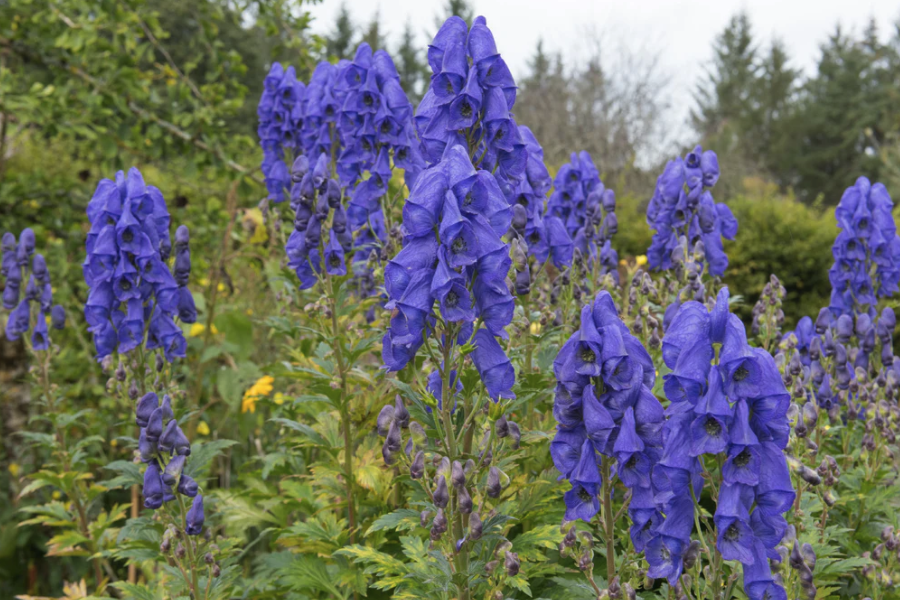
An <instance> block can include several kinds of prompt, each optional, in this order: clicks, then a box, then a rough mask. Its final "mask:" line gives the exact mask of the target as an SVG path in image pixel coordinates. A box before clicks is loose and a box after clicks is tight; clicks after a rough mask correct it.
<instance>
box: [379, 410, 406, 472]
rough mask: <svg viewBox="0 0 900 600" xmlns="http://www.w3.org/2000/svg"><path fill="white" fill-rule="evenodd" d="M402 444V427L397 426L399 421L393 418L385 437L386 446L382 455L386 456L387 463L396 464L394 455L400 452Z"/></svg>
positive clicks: (383, 447) (382, 450)
mask: <svg viewBox="0 0 900 600" xmlns="http://www.w3.org/2000/svg"><path fill="white" fill-rule="evenodd" d="M402 445H403V438H401V437H400V427H398V426H397V421H396V420H393V421H391V426H390V428H389V429H388V432H387V436H386V437H385V438H384V446H382V448H381V455H382V456H383V457H384V462H385V464H388V465H392V464H394V457H393V455H394V454H396V453H397V452H400V448H401V446H402Z"/></svg>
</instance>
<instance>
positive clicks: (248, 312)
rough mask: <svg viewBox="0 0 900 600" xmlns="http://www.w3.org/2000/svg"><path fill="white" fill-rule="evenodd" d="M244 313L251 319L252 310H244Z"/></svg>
mask: <svg viewBox="0 0 900 600" xmlns="http://www.w3.org/2000/svg"><path fill="white" fill-rule="evenodd" d="M246 313H247V316H248V317H252V316H253V309H252V308H248V309H247V310H246Z"/></svg>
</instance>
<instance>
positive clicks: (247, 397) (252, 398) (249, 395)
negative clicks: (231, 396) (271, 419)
mask: <svg viewBox="0 0 900 600" xmlns="http://www.w3.org/2000/svg"><path fill="white" fill-rule="evenodd" d="M274 381H275V378H274V377H272V376H271V375H263V376H262V377H260V378H259V379H257V380H256V383H254V384H253V385H252V386H250V389H248V390H247V391H246V392H244V398H243V399H242V400H241V412H242V413H245V412H256V402H257V401H258V400H259V399H260V398H262V397H263V396H268V395H269V394H270V393H272V383H274Z"/></svg>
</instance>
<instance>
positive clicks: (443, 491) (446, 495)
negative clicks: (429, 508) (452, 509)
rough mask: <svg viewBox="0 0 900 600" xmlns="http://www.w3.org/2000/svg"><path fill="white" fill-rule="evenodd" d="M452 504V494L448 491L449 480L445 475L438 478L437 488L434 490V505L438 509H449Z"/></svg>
mask: <svg viewBox="0 0 900 600" xmlns="http://www.w3.org/2000/svg"><path fill="white" fill-rule="evenodd" d="M448 502H450V492H449V491H448V490H447V480H446V479H445V478H444V476H443V475H438V476H437V487H436V488H435V490H434V505H435V506H437V507H438V508H447V503H448Z"/></svg>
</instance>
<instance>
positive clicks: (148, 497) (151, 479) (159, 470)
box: [135, 392, 203, 535]
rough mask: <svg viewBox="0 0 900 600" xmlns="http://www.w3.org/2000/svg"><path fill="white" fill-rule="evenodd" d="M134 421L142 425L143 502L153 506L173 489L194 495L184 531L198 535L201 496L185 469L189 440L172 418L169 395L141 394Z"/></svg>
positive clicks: (171, 495) (171, 494) (167, 499)
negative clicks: (161, 397) (160, 396)
mask: <svg viewBox="0 0 900 600" xmlns="http://www.w3.org/2000/svg"><path fill="white" fill-rule="evenodd" d="M135 422H136V423H137V425H138V427H140V428H141V433H140V438H139V440H138V454H139V456H140V460H141V462H143V463H144V464H145V465H147V469H146V470H145V471H144V489H143V494H144V506H145V507H146V508H149V509H151V510H156V509H157V508H159V507H161V506H162V505H163V504H165V503H166V502H170V501H172V500H174V499H175V492H177V493H179V494H182V495H184V496H187V497H189V498H193V504H192V505H191V508H190V510H189V511H188V513H187V520H186V524H187V525H186V527H185V532H186V533H187V534H188V535H199V534H200V533H201V531H202V530H203V496H201V495H200V494H199V486H198V485H197V482H196V481H194V479H193V478H192V477H191V476H190V475H188V474H187V473H185V472H184V471H185V462H186V461H187V458H188V456H190V454H191V443H190V442H189V441H188V439H187V436H186V435H184V432H183V431H182V430H181V427H179V425H178V421H177V420H175V414H174V413H173V412H172V401H171V398H169V396H168V395H164V396H163V399H162V403H160V401H159V396H157V395H156V393H154V392H148V393H146V394H144V396H142V397H141V398H140V399H139V400H138V401H137V404H136V406H135ZM173 486H174V487H175V492H173V490H172V488H173Z"/></svg>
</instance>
